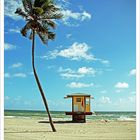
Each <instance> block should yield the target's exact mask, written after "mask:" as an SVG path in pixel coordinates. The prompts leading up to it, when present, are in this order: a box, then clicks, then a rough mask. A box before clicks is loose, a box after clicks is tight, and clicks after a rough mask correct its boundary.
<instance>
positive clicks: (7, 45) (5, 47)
mask: <svg viewBox="0 0 140 140" xmlns="http://www.w3.org/2000/svg"><path fill="white" fill-rule="evenodd" d="M14 49H16V46H15V45H12V44H9V43H4V50H6V51H8V50H14Z"/></svg>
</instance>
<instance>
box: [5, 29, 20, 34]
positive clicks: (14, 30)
mask: <svg viewBox="0 0 140 140" xmlns="http://www.w3.org/2000/svg"><path fill="white" fill-rule="evenodd" d="M8 31H9V32H12V33H20V29H19V28H16V29H9V30H8Z"/></svg>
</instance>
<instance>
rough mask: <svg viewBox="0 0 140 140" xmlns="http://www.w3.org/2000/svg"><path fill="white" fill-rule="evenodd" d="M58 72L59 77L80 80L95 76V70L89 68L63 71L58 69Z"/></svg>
mask: <svg viewBox="0 0 140 140" xmlns="http://www.w3.org/2000/svg"><path fill="white" fill-rule="evenodd" d="M58 72H60V76H62V77H64V78H68V79H69V78H81V77H85V76H95V74H96V70H95V69H94V68H91V67H80V68H78V69H77V70H72V69H70V68H67V69H63V68H62V67H60V68H59V70H58Z"/></svg>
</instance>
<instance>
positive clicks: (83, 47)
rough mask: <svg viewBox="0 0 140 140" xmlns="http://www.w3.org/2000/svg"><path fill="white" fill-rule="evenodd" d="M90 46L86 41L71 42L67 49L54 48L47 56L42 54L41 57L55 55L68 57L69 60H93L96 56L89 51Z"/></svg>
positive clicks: (53, 56) (52, 56) (50, 57)
mask: <svg viewBox="0 0 140 140" xmlns="http://www.w3.org/2000/svg"><path fill="white" fill-rule="evenodd" d="M89 49H90V47H89V46H88V45H87V44H86V43H77V42H75V43H73V44H72V45H71V46H70V47H69V48H68V49H64V50H60V51H59V50H54V51H52V52H50V54H49V55H48V56H43V57H42V58H47V59H53V58H56V57H58V56H59V57H64V58H69V59H71V60H81V59H84V60H89V61H91V60H92V61H94V60H96V58H95V57H94V56H93V55H92V54H90V53H89Z"/></svg>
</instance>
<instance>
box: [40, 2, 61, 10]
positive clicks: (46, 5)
mask: <svg viewBox="0 0 140 140" xmlns="http://www.w3.org/2000/svg"><path fill="white" fill-rule="evenodd" d="M42 8H43V10H44V11H45V12H48V11H52V12H56V11H59V10H60V8H58V7H56V6H55V5H54V4H53V3H44V4H43V5H42Z"/></svg>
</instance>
